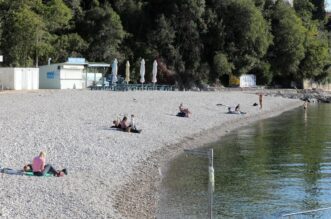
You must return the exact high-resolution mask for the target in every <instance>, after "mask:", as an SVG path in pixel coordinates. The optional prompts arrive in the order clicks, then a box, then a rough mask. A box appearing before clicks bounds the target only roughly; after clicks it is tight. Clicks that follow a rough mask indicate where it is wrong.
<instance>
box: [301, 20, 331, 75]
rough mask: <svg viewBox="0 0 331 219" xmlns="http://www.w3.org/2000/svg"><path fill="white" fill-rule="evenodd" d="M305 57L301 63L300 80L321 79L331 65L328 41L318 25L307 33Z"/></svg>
mask: <svg viewBox="0 0 331 219" xmlns="http://www.w3.org/2000/svg"><path fill="white" fill-rule="evenodd" d="M305 50H306V51H305V57H304V59H303V60H302V61H301V63H300V78H319V76H321V75H323V74H324V67H325V66H326V65H327V64H328V63H329V60H330V54H329V48H328V39H327V37H326V36H325V34H324V33H323V32H319V31H318V29H317V25H314V26H312V27H311V28H310V29H309V31H307V32H306V39H305Z"/></svg>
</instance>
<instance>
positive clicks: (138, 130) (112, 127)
mask: <svg viewBox="0 0 331 219" xmlns="http://www.w3.org/2000/svg"><path fill="white" fill-rule="evenodd" d="M110 128H111V129H114V130H117V131H122V132H125V131H124V130H123V129H122V128H118V127H116V126H111V127H110ZM130 132H131V133H138V134H139V133H141V132H142V130H141V129H131V130H130Z"/></svg>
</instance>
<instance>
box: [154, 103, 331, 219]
mask: <svg viewBox="0 0 331 219" xmlns="http://www.w3.org/2000/svg"><path fill="white" fill-rule="evenodd" d="M206 148H213V149H214V168H215V192H214V206H213V208H214V218H281V217H282V215H284V214H287V213H293V212H300V211H306V210H311V209H319V208H328V207H330V208H331V104H321V105H310V106H309V108H308V110H307V111H306V112H305V111H304V110H303V109H302V108H299V109H296V110H293V111H289V112H286V113H283V114H281V115H280V116H278V117H275V118H271V119H267V120H263V121H259V122H257V123H255V124H252V125H249V126H247V127H243V128H240V129H239V130H236V131H233V132H231V133H230V134H229V135H227V136H225V137H223V138H222V139H220V141H219V142H217V143H214V144H211V145H208V146H207V147H206ZM207 166H208V159H207V158H199V157H195V156H191V155H188V156H187V155H184V154H183V155H181V156H179V157H178V158H177V159H176V160H174V161H173V162H172V163H171V164H170V169H169V172H168V173H167V174H166V176H164V178H163V181H162V189H161V199H160V202H159V214H158V217H157V218H207V210H208V171H207ZM284 218H289V217H284ZM291 218H331V209H329V210H324V211H320V212H317V213H316V212H315V213H310V214H304V215H300V216H292V217H291Z"/></svg>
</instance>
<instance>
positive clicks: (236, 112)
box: [228, 104, 246, 114]
mask: <svg viewBox="0 0 331 219" xmlns="http://www.w3.org/2000/svg"><path fill="white" fill-rule="evenodd" d="M228 113H229V114H246V113H245V112H242V111H240V104H238V105H237V106H236V107H235V109H234V110H232V109H231V107H230V106H229V107H228Z"/></svg>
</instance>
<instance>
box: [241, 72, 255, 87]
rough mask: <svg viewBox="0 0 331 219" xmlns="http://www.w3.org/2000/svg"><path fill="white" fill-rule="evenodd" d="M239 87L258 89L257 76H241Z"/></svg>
mask: <svg viewBox="0 0 331 219" xmlns="http://www.w3.org/2000/svg"><path fill="white" fill-rule="evenodd" d="M239 86H240V87H256V76H255V75H241V76H240V85H239Z"/></svg>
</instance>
